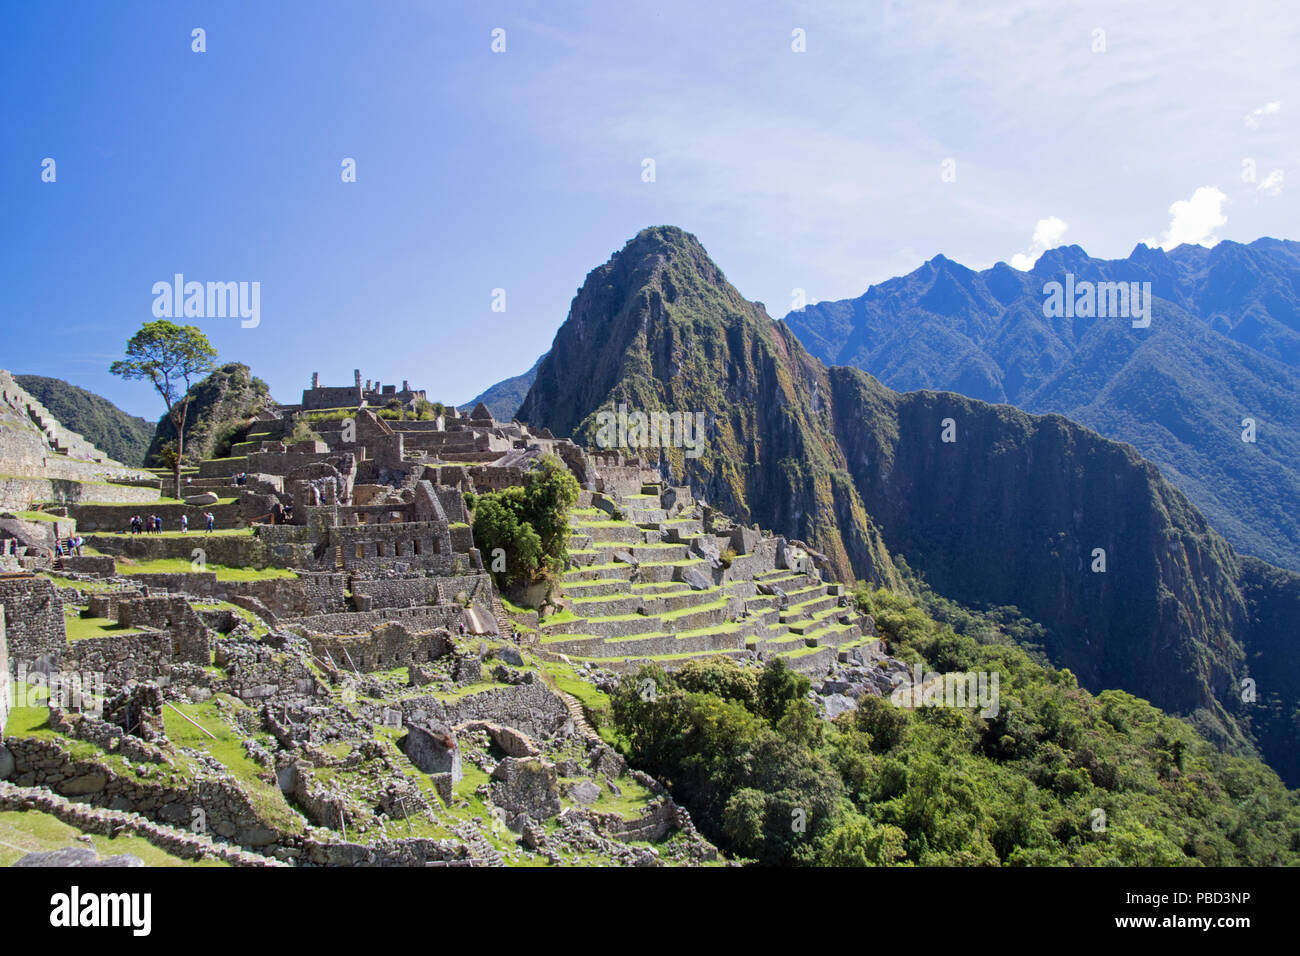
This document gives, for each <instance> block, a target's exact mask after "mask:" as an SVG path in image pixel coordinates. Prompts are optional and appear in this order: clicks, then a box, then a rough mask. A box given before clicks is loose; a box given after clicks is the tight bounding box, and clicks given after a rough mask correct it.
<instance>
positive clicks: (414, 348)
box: [0, 0, 1300, 418]
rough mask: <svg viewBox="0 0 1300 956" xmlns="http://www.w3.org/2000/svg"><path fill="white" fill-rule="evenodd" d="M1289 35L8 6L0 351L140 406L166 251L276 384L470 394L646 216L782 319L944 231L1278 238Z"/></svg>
mask: <svg viewBox="0 0 1300 956" xmlns="http://www.w3.org/2000/svg"><path fill="white" fill-rule="evenodd" d="M196 27H201V28H203V29H204V30H205V31H206V47H207V49H206V52H203V53H195V52H193V51H192V50H191V43H192V40H191V31H192V30H193V29H194V28H196ZM496 28H500V29H503V30H504V31H505V47H506V48H505V52H503V53H493V52H492V50H491V44H492V31H493V30H494V29H496ZM795 30H802V31H803V35H804V37H805V38H806V39H805V43H806V51H805V52H802V53H796V52H794V50H793V49H792V45H793V43H794V41H793V40H792V36H793V31H795ZM1098 30H1101V31H1104V36H1102V35H1099V34H1098V33H1097V32H1096V31H1098ZM1099 40H1101V41H1102V43H1103V44H1104V50H1102V51H1098V52H1094V49H1093V48H1094V47H1095V46H1098V45H1099ZM1298 50H1300V6H1297V5H1296V4H1294V3H1286V2H1278V3H1251V2H1234V3H1232V4H1231V5H1227V6H1225V5H1224V4H1221V3H1211V2H1158V0H1149V2H1142V3H1135V2H1131V0H1125V2H1116V3H1109V2H1097V3H1036V2H1034V3H997V2H981V3H978V4H970V3H966V4H959V3H940V2H925V0H917V2H907V3H872V2H852V3H835V2H827V3H817V4H797V3H763V2H737V3H732V2H716V3H709V4H700V3H698V2H689V3H662V4H651V5H645V4H621V3H614V4H576V3H564V2H547V3H506V2H501V3H496V2H493V3H469V2H467V3H436V4H434V3H428V2H421V3H415V2H397V0H386V2H381V3H373V4H362V3H350V4H344V3H334V2H311V3H296V2H295V3H289V2H283V3H279V2H277V3H239V2H223V3H219V4H218V3H202V4H200V3H182V2H173V3H161V2H160V3H143V2H128V0H122V2H114V3H54V2H49V3H34V4H22V5H21V6H19V5H17V4H9V5H8V6H7V8H6V12H5V27H4V29H3V31H0V54H3V57H2V60H0V62H2V63H3V66H0V70H2V71H3V73H2V74H0V104H2V109H0V115H2V116H3V127H0V129H2V130H3V132H2V133H0V141H2V142H3V149H2V150H0V243H2V246H0V252H2V255H0V280H2V281H3V288H4V290H5V298H4V303H3V338H2V339H0V342H2V347H0V367H6V368H9V369H11V370H13V371H15V372H32V373H38V374H44V375H52V376H56V377H59V378H64V379H67V380H69V381H72V382H74V383H76V384H79V385H82V386H83V387H86V388H89V389H91V390H92V391H96V392H99V393H100V394H103V395H105V396H107V397H108V398H110V399H112V400H113V401H115V402H117V403H118V404H119V405H121V406H122V407H123V408H125V409H127V410H128V411H130V412H133V413H135V414H140V415H145V416H147V417H150V418H153V417H157V415H158V414H160V413H161V407H160V405H159V403H158V401H157V399H156V397H155V396H154V395H153V394H152V392H151V391H150V390H149V388H148V386H147V385H143V384H140V383H129V384H128V383H122V382H119V381H117V380H116V379H113V378H112V377H111V376H109V375H108V373H107V367H108V364H109V363H110V362H111V361H112V360H113V359H114V358H116V357H118V356H120V355H121V352H122V348H123V346H124V345H125V342H126V340H127V339H128V338H129V337H130V335H131V334H132V333H133V332H134V331H135V330H136V329H137V328H138V327H139V325H140V324H141V323H143V322H146V321H149V320H150V319H152V317H153V316H152V313H151V308H152V305H153V294H152V292H151V289H152V286H153V284H154V283H155V282H158V281H160V280H170V279H171V277H172V275H173V274H174V273H177V272H181V273H183V274H184V275H185V276H186V278H187V279H192V280H198V281H257V282H260V283H261V322H260V324H259V325H258V327H257V328H250V329H245V328H241V327H240V323H239V321H238V319H229V318H226V319H219V318H212V319H207V318H205V319H196V320H191V321H193V322H194V324H197V325H199V326H200V327H201V328H203V329H204V331H205V332H207V333H208V335H209V336H210V337H211V339H212V341H213V343H214V344H215V345H216V346H217V347H218V349H219V350H220V353H221V356H222V358H223V359H228V360H239V361H243V362H247V363H248V364H250V365H251V366H252V367H253V370H254V372H255V373H256V374H258V375H260V376H261V377H262V378H264V379H266V380H267V381H268V382H269V383H270V385H271V388H272V393H273V394H274V395H275V396H276V397H277V398H279V399H280V400H281V401H286V402H293V401H296V400H297V399H298V397H299V392H300V390H301V389H302V388H303V387H304V386H305V385H306V384H307V383H308V380H309V378H310V375H311V373H312V372H313V371H318V372H320V373H321V377H322V381H323V382H325V383H327V384H345V383H347V382H348V381H349V380H350V378H351V374H352V369H353V368H358V367H359V368H360V369H361V371H362V374H363V376H364V377H366V378H374V379H379V380H382V381H384V382H399V381H400V380H401V379H403V378H407V379H410V381H411V382H412V384H413V385H415V386H417V387H424V388H426V389H427V390H428V391H429V393H430V396H431V397H433V398H437V399H440V400H443V401H454V402H458V403H459V402H463V401H465V400H467V399H468V398H470V397H471V396H473V395H474V394H476V393H477V392H478V391H480V390H481V389H482V388H484V387H486V386H487V385H489V384H491V383H493V382H495V381H498V380H499V379H501V378H504V377H507V376H509V375H514V374H518V373H519V372H522V371H524V370H525V369H527V368H528V367H529V366H530V365H531V364H532V362H533V360H534V359H535V358H536V357H537V355H538V354H540V353H541V352H543V351H544V350H545V349H546V348H547V347H548V346H549V344H550V342H551V339H552V337H553V335H554V333H555V330H556V329H557V328H558V327H559V325H560V323H561V322H562V321H563V320H564V317H565V315H566V314H567V311H568V308H569V304H570V301H571V299H572V297H573V294H574V292H575V291H576V290H577V288H578V286H580V285H581V283H582V281H583V279H584V277H585V276H586V274H587V272H588V271H589V270H590V269H592V268H594V267H595V266H597V265H599V264H600V263H601V262H603V261H605V260H606V259H607V258H608V257H609V255H610V254H611V253H612V252H614V251H615V250H617V249H618V248H620V247H621V246H622V245H623V243H624V242H625V241H626V240H627V239H628V238H630V237H631V236H632V235H634V234H635V233H636V232H637V231H638V230H639V229H641V228H643V227H645V226H648V225H657V224H664V223H671V224H675V225H679V226H682V227H683V228H686V229H688V230H690V231H691V232H694V233H695V234H696V235H697V236H698V237H699V238H700V240H701V241H702V242H703V243H704V245H705V247H706V248H707V249H708V250H709V252H710V254H711V255H712V256H713V258H714V259H715V260H716V261H717V262H718V264H719V265H720V266H721V267H722V269H723V270H724V271H725V272H726V274H727V276H728V278H729V279H731V281H732V282H734V283H735V284H736V285H737V287H738V288H739V289H740V290H741V292H742V293H743V294H744V295H746V296H747V297H749V298H753V299H759V300H762V301H764V302H765V303H767V306H768V310H769V312H771V313H772V314H773V315H774V316H781V315H784V314H785V313H786V312H787V311H788V310H789V308H790V304H791V299H792V294H793V290H794V289H803V290H805V292H806V295H807V296H808V298H809V299H810V300H812V301H816V300H820V299H836V298H845V297H850V296H855V295H860V294H861V293H862V292H864V291H865V290H866V288H867V287H868V285H870V284H871V283H872V282H874V281H880V280H882V279H885V278H888V277H890V276H892V275H897V274H901V273H905V272H907V271H910V270H911V269H913V268H915V267H916V266H917V265H919V264H920V263H922V262H923V261H925V260H927V259H929V258H931V257H933V256H934V255H936V254H939V253H943V254H944V255H946V256H948V257H949V258H952V259H956V260H958V261H960V262H963V263H966V264H967V265H970V266H972V267H986V266H988V265H991V264H993V263H994V262H996V261H999V260H1006V261H1014V262H1016V263H1019V264H1027V263H1029V262H1030V261H1032V259H1033V257H1034V256H1035V255H1036V254H1037V253H1039V252H1041V250H1042V249H1043V248H1047V247H1050V246H1052V245H1057V244H1061V243H1077V244H1079V245H1081V246H1083V247H1084V248H1085V249H1087V250H1088V252H1090V253H1091V254H1093V255H1100V256H1107V257H1118V256H1124V255H1127V254H1128V253H1129V251H1130V250H1131V249H1132V248H1133V246H1134V244H1135V243H1137V242H1139V241H1143V240H1153V241H1161V242H1165V243H1173V242H1177V241H1204V242H1213V241H1215V240H1217V239H1235V240H1239V241H1250V240H1251V239H1254V238H1257V237H1259V236H1261V235H1273V236H1278V237H1283V238H1300V235H1297V233H1296V224H1297V222H1300V215H1298V213H1300V208H1298V204H1297V200H1296V196H1297V191H1298V190H1300V136H1298V135H1297V126H1296V122H1295V117H1296V115H1297V114H1298V113H1300V97H1298V96H1297V91H1300V55H1298V54H1297V51H1298ZM46 157H49V158H53V159H54V160H55V162H56V167H55V168H56V180H55V182H53V183H47V182H42V180H41V171H42V165H41V164H42V161H43V160H44V159H45V158H46ZM345 157H350V158H353V159H355V160H356V163H357V181H356V182H355V183H344V182H342V181H341V177H340V169H341V165H340V164H341V162H342V161H343V159H344V158H345ZM646 158H652V159H654V161H655V181H654V182H649V183H648V182H644V181H643V179H642V169H643V160H644V159H646ZM945 159H952V160H953V161H954V165H953V166H952V167H950V168H952V169H955V179H952V177H949V179H951V180H952V181H945V180H944V177H943V175H942V173H943V165H942V164H943V162H944V160H945ZM1246 160H1250V161H1252V162H1253V167H1254V170H1255V172H1254V178H1253V180H1250V179H1249V177H1244V176H1243V170H1244V169H1246V168H1247V167H1244V166H1243V162H1244V161H1246ZM1176 203H1181V204H1182V205H1179V206H1175V204H1176ZM1171 207H1172V208H1171ZM1017 256H1020V257H1021V258H1020V259H1015V258H1014V257H1017ZM497 288H503V289H505V290H506V311H505V312H494V311H492V308H491V306H492V294H493V290H494V289H497Z"/></svg>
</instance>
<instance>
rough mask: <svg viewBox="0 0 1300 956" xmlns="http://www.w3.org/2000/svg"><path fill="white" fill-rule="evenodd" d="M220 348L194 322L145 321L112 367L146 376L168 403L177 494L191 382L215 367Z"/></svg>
mask: <svg viewBox="0 0 1300 956" xmlns="http://www.w3.org/2000/svg"><path fill="white" fill-rule="evenodd" d="M216 357H217V350H216V349H214V348H213V347H212V343H211V342H209V341H208V337H207V336H206V335H204V334H203V333H202V332H201V331H200V330H199V329H198V328H196V327H195V326H193V325H177V324H176V323H174V322H168V321H167V320H166V319H159V320H158V321H157V322H146V323H145V324H144V325H142V326H140V331H139V332H137V333H135V335H133V336H131V340H130V341H129V342H127V343H126V358H124V359H118V360H117V361H116V362H114V363H113V364H112V365H111V366H110V367H109V369H108V370H109V371H110V372H111V373H113V374H114V375H119V376H121V377H122V378H125V379H128V380H129V379H147V380H148V381H149V382H150V383H152V384H153V387H154V388H155V389H157V390H158V394H159V395H161V396H162V400H163V402H164V403H165V404H166V405H167V417H168V418H170V419H171V421H172V424H173V425H174V426H176V461H175V463H174V465H173V469H174V471H175V475H176V497H177V498H180V497H181V461H182V460H183V459H184V456H185V417H186V415H187V414H188V413H189V410H190V386H191V385H192V384H193V382H194V379H196V378H197V377H198V376H200V375H204V374H206V373H208V372H210V371H212V369H213V366H214V364H215V359H216Z"/></svg>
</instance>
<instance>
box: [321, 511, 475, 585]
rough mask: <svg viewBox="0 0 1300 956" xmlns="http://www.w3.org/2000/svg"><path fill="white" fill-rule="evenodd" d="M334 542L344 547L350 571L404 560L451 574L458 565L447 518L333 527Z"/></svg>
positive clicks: (415, 565) (375, 568)
mask: <svg viewBox="0 0 1300 956" xmlns="http://www.w3.org/2000/svg"><path fill="white" fill-rule="evenodd" d="M330 543H331V544H332V545H335V546H338V547H341V548H342V549H343V550H342V558H343V566H344V568H346V569H348V570H350V571H351V570H362V571H366V570H383V569H386V568H392V567H394V566H395V565H397V564H399V563H400V564H404V565H406V566H407V567H410V568H419V569H421V570H427V571H434V572H436V573H438V574H450V573H453V572H454V570H455V568H456V566H457V562H456V559H455V558H454V557H453V554H454V552H453V550H452V546H451V534H450V532H449V530H448V527H447V522H445V521H408V522H402V523H399V524H378V525H356V526H353V527H336V528H331V529H330Z"/></svg>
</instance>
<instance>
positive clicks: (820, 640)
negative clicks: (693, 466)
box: [541, 488, 875, 673]
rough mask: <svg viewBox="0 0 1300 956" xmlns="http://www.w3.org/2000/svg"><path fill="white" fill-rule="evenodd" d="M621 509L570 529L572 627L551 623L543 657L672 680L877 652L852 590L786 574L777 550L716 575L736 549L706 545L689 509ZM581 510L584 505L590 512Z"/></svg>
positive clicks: (596, 510) (813, 665) (811, 575)
mask: <svg viewBox="0 0 1300 956" xmlns="http://www.w3.org/2000/svg"><path fill="white" fill-rule="evenodd" d="M650 490H653V489H649V488H643V489H642V493H641V494H639V495H630V496H626V497H623V498H617V499H615V501H614V504H615V505H616V506H617V512H618V515H619V516H617V517H616V516H614V515H612V514H611V513H610V509H606V508H600V507H579V508H576V509H574V510H573V512H572V513H571V514H570V519H569V530H570V551H569V555H570V562H571V564H570V569H569V570H568V571H567V572H566V573H565V574H564V575H563V577H562V579H561V585H562V589H563V592H564V596H565V605H566V609H567V610H568V611H569V612H571V615H572V616H569V615H565V619H564V620H563V621H562V622H561V623H558V624H553V623H547V622H546V621H543V622H542V637H541V649H542V651H543V652H544V653H547V654H553V655H557V656H558V655H564V656H565V657H567V658H569V659H571V660H573V661H575V662H578V663H587V662H592V663H595V664H597V665H598V666H600V667H602V668H605V669H608V670H613V671H629V670H635V669H636V668H637V667H639V666H640V664H641V663H642V662H643V661H654V662H656V663H658V664H660V665H661V666H663V667H665V668H666V669H669V670H671V669H675V668H677V667H681V666H682V665H684V664H685V663H687V662H688V661H691V660H697V659H700V658H707V657H718V656H722V657H731V658H742V657H758V658H760V659H765V658H768V657H774V656H775V657H781V658H783V659H785V661H786V662H787V664H789V666H790V667H791V668H793V669H796V670H799V671H803V672H807V673H820V672H824V671H825V670H826V669H827V668H828V667H829V666H830V665H831V664H832V663H834V662H835V661H836V660H845V659H847V658H848V656H849V655H850V654H852V653H853V652H854V650H855V649H858V648H865V647H866V646H867V645H870V644H872V643H873V642H874V640H875V638H874V633H871V634H867V633H864V629H865V630H866V631H872V632H873V631H874V629H873V628H872V625H871V623H870V619H869V618H866V617H864V616H863V615H860V614H858V613H857V612H856V611H855V610H854V609H853V608H852V607H850V606H848V601H847V598H846V595H845V591H844V588H843V587H842V586H841V585H838V584H827V583H826V582H824V581H822V580H821V578H820V576H819V575H818V574H817V572H815V571H805V570H791V569H787V568H779V567H776V564H777V557H776V556H777V553H778V549H777V547H776V542H775V540H774V539H762V540H761V541H760V542H759V544H758V545H757V546H756V547H754V548H753V551H752V553H750V554H747V555H744V556H738V558H737V559H733V561H732V565H731V567H729V568H723V567H715V564H714V562H713V561H712V560H710V559H709V557H708V556H709V555H715V554H716V555H720V554H721V553H723V552H724V551H726V549H727V546H728V545H727V542H728V539H727V538H726V537H716V536H714V535H711V534H705V532H704V530H703V522H702V520H701V519H700V518H699V517H698V516H696V515H695V514H694V513H693V508H692V507H691V505H693V503H690V502H688V503H687V504H688V506H687V507H686V508H685V509H684V510H683V509H681V507H680V505H681V499H680V497H679V495H680V492H678V493H677V494H674V499H675V500H674V502H673V506H665V501H664V500H663V496H662V495H659V494H654V495H652V494H648V493H647V492H648V491H650ZM580 503H581V502H580Z"/></svg>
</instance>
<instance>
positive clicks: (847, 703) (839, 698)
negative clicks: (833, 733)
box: [822, 694, 857, 720]
mask: <svg viewBox="0 0 1300 956" xmlns="http://www.w3.org/2000/svg"><path fill="white" fill-rule="evenodd" d="M822 705H823V706H824V707H825V708H826V716H827V717H828V718H829V719H831V720H834V719H835V718H836V717H838V716H839V715H840V714H843V713H845V712H847V711H850V710H853V709H854V708H855V707H857V702H856V701H855V700H854V699H853V698H852V697H847V696H845V695H844V694H831V695H830V696H829V697H823V698H822Z"/></svg>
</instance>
